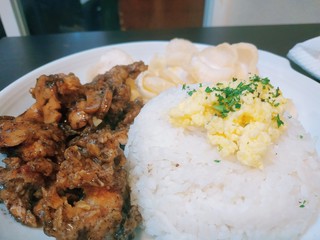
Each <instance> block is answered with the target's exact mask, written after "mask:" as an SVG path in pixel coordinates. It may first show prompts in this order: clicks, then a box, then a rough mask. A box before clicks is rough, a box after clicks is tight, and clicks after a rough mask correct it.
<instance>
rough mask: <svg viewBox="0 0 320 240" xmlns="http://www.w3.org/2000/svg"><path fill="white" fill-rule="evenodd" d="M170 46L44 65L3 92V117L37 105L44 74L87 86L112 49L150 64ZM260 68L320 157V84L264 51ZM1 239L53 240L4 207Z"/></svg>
mask: <svg viewBox="0 0 320 240" xmlns="http://www.w3.org/2000/svg"><path fill="white" fill-rule="evenodd" d="M166 45H167V42H134V43H126V44H118V45H111V46H107V47H101V48H95V49H92V50H88V51H84V52H80V53H77V54H73V55H71V56H68V57H64V58H62V59H59V60H57V61H54V62H52V63H49V64H47V65H44V66H42V67H40V68H38V69H36V70H34V71H32V72H30V73H28V74H27V75H25V76H23V77H22V78H20V79H18V80H17V81H15V82H14V83H12V84H11V85H9V86H8V87H7V88H5V89H4V90H3V91H1V92H0V115H18V114H20V113H22V112H23V111H24V110H25V109H26V108H27V107H29V106H30V105H31V104H32V103H33V99H32V97H31V95H30V94H29V92H28V90H29V89H30V88H31V87H32V86H34V84H35V80H36V78H37V77H39V76H40V75H41V74H55V73H69V72H73V73H75V74H76V75H77V76H78V77H79V78H80V79H82V81H83V82H87V81H89V80H88V76H89V69H91V68H92V67H93V66H94V65H95V64H96V63H97V62H98V61H99V58H100V56H101V55H102V54H104V53H105V52H106V51H108V50H110V49H112V48H118V49H121V50H123V51H125V52H127V53H128V54H129V55H131V56H132V57H133V58H134V60H143V61H145V62H146V63H148V62H149V61H150V59H151V58H152V56H153V55H154V54H155V53H162V52H163V51H164V48H165V46H166ZM197 46H198V47H199V48H203V47H206V45H201V44H198V45H197ZM258 68H259V71H260V75H261V76H264V77H269V78H270V80H271V82H272V84H273V85H274V86H279V87H280V89H281V90H282V91H283V94H284V95H285V96H286V97H288V98H291V99H292V101H293V103H294V104H295V106H296V108H297V111H298V114H299V119H300V121H301V122H302V124H303V126H304V127H305V128H306V130H307V131H308V132H310V133H311V135H312V137H313V138H314V140H315V143H316V147H317V150H318V153H320V110H319V105H320V84H319V83H317V82H315V81H313V80H312V79H309V78H307V77H305V76H304V75H302V74H300V73H298V72H295V71H294V70H293V69H291V67H290V65H289V62H288V61H287V60H286V59H284V58H282V57H279V56H277V55H274V54H271V53H268V52H265V51H262V50H259V63H258ZM0 164H1V163H0ZM0 239H1V240H11V239H12V240H20V239H33V240H40V239H41V240H42V239H52V238H49V237H47V236H46V235H45V234H44V233H43V231H42V229H32V228H28V227H25V226H22V225H21V224H19V223H17V222H16V221H15V220H14V219H13V218H12V217H11V216H10V214H8V212H7V211H6V209H5V207H4V205H3V204H1V206H0ZM311 239H312V240H313V239H320V221H318V223H317V224H316V225H315V226H314V227H313V228H312V229H310V231H309V232H308V233H307V234H306V236H305V237H304V240H311Z"/></svg>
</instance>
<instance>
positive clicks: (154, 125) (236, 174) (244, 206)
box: [125, 87, 320, 240]
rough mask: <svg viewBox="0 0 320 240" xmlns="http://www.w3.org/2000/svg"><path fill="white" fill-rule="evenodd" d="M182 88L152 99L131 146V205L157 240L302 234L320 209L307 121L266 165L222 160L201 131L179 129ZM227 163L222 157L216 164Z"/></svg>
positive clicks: (292, 129) (319, 167)
mask: <svg viewBox="0 0 320 240" xmlns="http://www.w3.org/2000/svg"><path fill="white" fill-rule="evenodd" d="M185 97H187V94H186V92H185V91H182V90H181V87H178V88H173V89H170V90H168V91H166V92H164V93H162V94H160V95H159V96H158V97H156V98H154V99H152V100H151V101H150V102H148V103H147V104H146V106H145V107H144V108H143V109H142V111H141V113H140V114H139V115H138V117H137V118H136V119H135V122H134V124H133V125H132V126H131V128H130V130H129V139H128V143H127V146H126V149H125V154H126V156H127V159H128V171H129V181H130V185H131V190H132V195H131V196H132V201H133V204H137V205H138V206H139V209H140V211H141V214H142V216H143V228H144V231H145V232H146V233H147V234H149V235H151V236H153V238H154V239H179V240H180V239H201V240H202V239H211V240H212V239H259V240H261V239H277V240H278V239H290V240H291V239H300V238H301V237H302V236H303V234H304V233H305V232H306V231H307V229H308V228H309V227H310V226H311V225H312V224H313V223H314V222H315V221H316V219H317V217H318V215H319V206H320V198H319V196H320V163H319V162H320V159H319V157H318V156H317V154H316V152H315V147H314V145H313V143H312V139H311V138H310V136H309V135H308V134H307V133H306V132H305V130H304V129H303V127H302V126H301V124H300V123H299V122H298V121H297V120H296V119H295V118H293V117H288V121H287V122H288V130H287V131H286V132H285V133H284V135H283V136H282V137H281V138H280V139H279V141H278V142H277V143H276V144H275V145H274V146H273V147H272V148H271V149H270V151H269V152H268V153H267V155H266V156H265V158H266V159H265V161H264V169H263V170H259V169H252V168H249V167H247V166H244V165H241V163H238V162H236V161H230V160H223V159H221V157H220V156H219V154H218V152H217V150H216V149H215V148H214V147H212V146H211V145H209V143H208V142H207V139H206V136H205V134H204V133H201V132H194V131H188V130H186V129H183V128H175V127H173V126H172V125H171V124H170V123H169V121H168V119H169V117H168V112H169V111H170V109H171V108H172V107H174V106H176V105H177V104H178V103H179V102H180V101H181V100H182V99H183V98H185ZM216 160H221V161H216Z"/></svg>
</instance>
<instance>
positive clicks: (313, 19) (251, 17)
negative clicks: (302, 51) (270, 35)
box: [203, 0, 320, 27]
mask: <svg viewBox="0 0 320 240" xmlns="http://www.w3.org/2000/svg"><path fill="white" fill-rule="evenodd" d="M319 12H320V1H319V0H304V1H301V0H268V1H265V0H205V12H204V21H203V26H205V27H209V26H244V25H274V24H299V23H320V15H319Z"/></svg>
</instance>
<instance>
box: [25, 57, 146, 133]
mask: <svg viewBox="0 0 320 240" xmlns="http://www.w3.org/2000/svg"><path fill="white" fill-rule="evenodd" d="M146 69H147V66H146V65H144V63H143V62H136V63H133V64H131V65H127V66H116V67H114V68H112V69H111V70H110V71H109V72H106V73H105V74H101V75H98V76H97V77H96V78H95V79H94V80H93V81H92V82H90V83H87V84H84V85H81V83H80V80H79V79H78V78H77V77H76V76H75V75H74V74H73V73H70V74H68V75H65V74H55V75H49V76H46V75H42V76H40V77H39V78H38V79H37V84H36V86H35V87H34V88H33V89H31V91H30V92H31V94H32V96H33V97H34V98H35V99H36V102H35V103H34V104H33V105H32V106H31V107H30V108H29V109H28V110H27V111H26V112H25V113H24V114H22V117H23V118H24V119H29V120H30V119H33V120H36V121H39V122H44V123H58V122H64V121H66V122H67V124H68V125H70V127H71V128H72V129H74V130H77V129H81V128H84V127H85V126H94V125H96V124H95V119H100V120H103V119H104V117H105V116H106V115H107V114H108V115H110V119H114V117H116V116H118V115H119V113H120V112H123V110H124V109H125V107H126V105H127V103H128V102H129V101H130V97H131V90H130V86H129V85H128V84H127V83H126V82H127V81H131V80H132V79H135V78H136V77H137V76H138V74H139V73H141V72H142V71H144V70H146Z"/></svg>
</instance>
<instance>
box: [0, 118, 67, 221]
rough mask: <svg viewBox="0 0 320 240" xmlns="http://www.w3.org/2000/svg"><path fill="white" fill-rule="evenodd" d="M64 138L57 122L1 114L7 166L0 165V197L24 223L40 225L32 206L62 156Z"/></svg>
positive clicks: (0, 142)
mask: <svg viewBox="0 0 320 240" xmlns="http://www.w3.org/2000/svg"><path fill="white" fill-rule="evenodd" d="M64 142H65V138H64V134H63V132H62V131H61V130H60V129H59V128H58V127H57V126H56V125H51V124H42V123H35V122H29V121H23V119H21V118H14V117H1V118H0V147H1V148H2V149H3V148H6V149H5V151H6V153H7V158H6V159H4V160H3V162H4V163H5V164H6V168H2V167H0V185H1V186H2V190H1V191H0V201H3V202H4V203H5V205H6V206H7V208H8V210H9V211H10V213H11V214H12V215H13V216H14V217H15V218H16V219H17V220H18V221H20V222H22V223H23V224H26V225H28V226H32V227H36V226H38V225H39V221H38V219H37V217H36V216H35V215H34V214H33V206H34V205H35V204H36V202H37V201H38V200H39V199H40V197H41V196H40V195H39V192H41V191H40V190H41V188H42V187H44V186H46V184H48V183H49V182H50V181H52V176H54V175H55V172H56V171H57V166H58V165H57V164H58V163H59V162H61V161H62V160H63V153H64V148H65V147H64V146H65V143H64Z"/></svg>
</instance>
